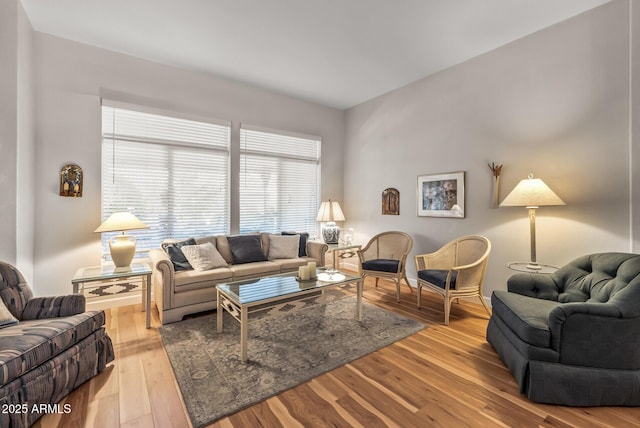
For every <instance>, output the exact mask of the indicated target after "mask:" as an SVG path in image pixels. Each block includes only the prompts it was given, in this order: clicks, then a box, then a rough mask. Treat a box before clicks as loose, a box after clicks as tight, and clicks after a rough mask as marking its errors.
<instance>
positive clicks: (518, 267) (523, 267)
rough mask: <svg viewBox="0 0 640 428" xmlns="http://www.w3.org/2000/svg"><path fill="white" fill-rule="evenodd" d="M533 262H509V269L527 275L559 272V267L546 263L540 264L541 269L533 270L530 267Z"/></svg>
mask: <svg viewBox="0 0 640 428" xmlns="http://www.w3.org/2000/svg"><path fill="white" fill-rule="evenodd" d="M530 264H531V262H509V263H507V267H508V268H509V269H511V270H515V271H518V272H526V273H554V272H555V271H557V270H558V267H557V266H552V265H547V264H544V263H538V266H539V267H540V269H531V268H530V267H529V265H530Z"/></svg>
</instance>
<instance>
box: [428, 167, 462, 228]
mask: <svg viewBox="0 0 640 428" xmlns="http://www.w3.org/2000/svg"><path fill="white" fill-rule="evenodd" d="M417 190H418V191H417V195H418V198H417V199H418V201H417V202H418V216H420V217H452V218H464V171H460V172H450V173H446V174H430V175H420V176H418V189H417Z"/></svg>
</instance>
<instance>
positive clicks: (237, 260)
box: [227, 235, 267, 265]
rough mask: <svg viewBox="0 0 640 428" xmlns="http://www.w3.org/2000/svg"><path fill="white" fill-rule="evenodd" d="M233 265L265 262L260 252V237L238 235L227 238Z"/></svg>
mask: <svg viewBox="0 0 640 428" xmlns="http://www.w3.org/2000/svg"><path fill="white" fill-rule="evenodd" d="M227 240H228V241H229V247H230V248H231V256H232V257H233V264H236V265H239V264H242V263H251V262H263V261H265V260H267V258H266V257H265V256H264V253H263V252H262V245H261V242H260V241H261V240H260V235H238V236H229V237H227Z"/></svg>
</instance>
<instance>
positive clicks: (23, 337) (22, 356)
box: [0, 311, 105, 385]
mask: <svg viewBox="0 0 640 428" xmlns="http://www.w3.org/2000/svg"><path fill="white" fill-rule="evenodd" d="M104 322H105V314H104V311H88V312H84V313H82V314H78V315H73V316H70V317H62V318H50V319H44V320H32V321H23V322H21V323H20V324H17V325H13V326H11V327H7V328H4V329H1V330H0V385H5V384H7V383H8V382H10V381H12V380H13V379H16V378H18V377H20V376H22V375H23V374H25V373H27V372H28V371H29V370H31V369H33V368H35V367H37V366H39V365H40V364H42V363H44V362H45V361H47V360H49V359H50V358H52V357H55V356H56V355H58V354H60V353H61V352H63V351H64V350H65V349H67V348H69V347H70V346H73V345H74V344H76V343H78V342H79V341H81V340H82V339H84V338H85V337H87V336H89V335H90V334H91V333H93V332H94V331H95V330H97V329H98V328H100V327H101V326H102V325H104Z"/></svg>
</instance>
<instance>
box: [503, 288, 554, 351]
mask: <svg viewBox="0 0 640 428" xmlns="http://www.w3.org/2000/svg"><path fill="white" fill-rule="evenodd" d="M559 305H561V303H559V302H554V301H552V300H544V299H536V298H535V297H528V296H522V295H520V294H516V293H509V292H508V291H503V290H496V291H494V292H493V294H492V295H491V306H492V308H493V314H494V316H498V317H500V319H501V320H502V321H503V322H504V323H505V324H506V325H507V326H509V328H510V329H511V330H512V331H513V332H514V333H515V334H516V335H517V336H518V337H519V338H520V339H521V340H522V341H524V342H526V343H528V344H530V345H533V346H538V347H542V348H549V347H551V333H550V332H549V313H550V312H551V311H552V310H553V309H554V308H556V307H557V306H559Z"/></svg>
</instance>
